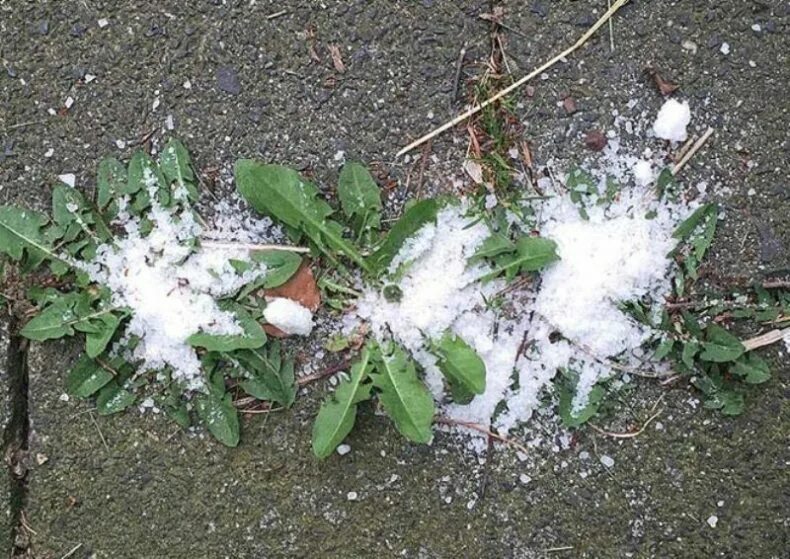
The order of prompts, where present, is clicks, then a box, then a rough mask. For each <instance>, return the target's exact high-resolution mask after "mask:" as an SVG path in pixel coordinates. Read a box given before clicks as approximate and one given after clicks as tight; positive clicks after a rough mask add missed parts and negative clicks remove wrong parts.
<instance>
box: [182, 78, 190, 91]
mask: <svg viewBox="0 0 790 559" xmlns="http://www.w3.org/2000/svg"><path fill="white" fill-rule="evenodd" d="M183 87H184V89H192V82H191V81H189V80H186V81H185V82H184V84H183Z"/></svg>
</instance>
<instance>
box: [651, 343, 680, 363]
mask: <svg viewBox="0 0 790 559" xmlns="http://www.w3.org/2000/svg"><path fill="white" fill-rule="evenodd" d="M673 347H675V340H673V339H672V338H666V339H664V340H662V341H661V343H660V344H658V348H656V352H655V353H654V354H653V358H654V359H655V360H656V361H661V360H662V359H664V358H665V357H666V356H667V355H669V354H670V353H671V352H672V348H673Z"/></svg>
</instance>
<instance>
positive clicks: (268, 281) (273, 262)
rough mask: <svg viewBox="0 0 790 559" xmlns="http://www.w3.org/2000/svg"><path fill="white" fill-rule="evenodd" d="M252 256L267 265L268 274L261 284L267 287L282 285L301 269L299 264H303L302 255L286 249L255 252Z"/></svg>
mask: <svg viewBox="0 0 790 559" xmlns="http://www.w3.org/2000/svg"><path fill="white" fill-rule="evenodd" d="M251 258H252V260H254V261H256V262H259V263H262V264H265V265H266V276H265V278H264V280H263V282H262V284H261V287H264V288H266V289H272V288H274V287H279V286H281V285H282V284H284V283H285V282H287V281H288V280H289V279H291V278H292V277H293V275H294V274H295V273H296V271H297V270H298V269H299V266H301V265H302V257H301V256H299V255H298V254H296V253H294V252H287V251H284V250H264V251H259V252H254V253H252V255H251Z"/></svg>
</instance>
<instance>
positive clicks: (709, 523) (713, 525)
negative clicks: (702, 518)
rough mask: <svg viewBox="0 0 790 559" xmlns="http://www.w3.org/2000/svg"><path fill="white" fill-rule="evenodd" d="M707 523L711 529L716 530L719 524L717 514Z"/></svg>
mask: <svg viewBox="0 0 790 559" xmlns="http://www.w3.org/2000/svg"><path fill="white" fill-rule="evenodd" d="M706 522H707V523H708V526H710V527H711V528H715V527H716V525H717V524H718V523H719V517H718V516H716V515H715V514H712V515H710V516H709V517H708V520H707V521H706Z"/></svg>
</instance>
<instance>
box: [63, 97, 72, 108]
mask: <svg viewBox="0 0 790 559" xmlns="http://www.w3.org/2000/svg"><path fill="white" fill-rule="evenodd" d="M63 105H64V106H65V107H66V108H67V109H70V108H71V107H72V105H74V97H71V96H69V97H66V102H65V103H63Z"/></svg>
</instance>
